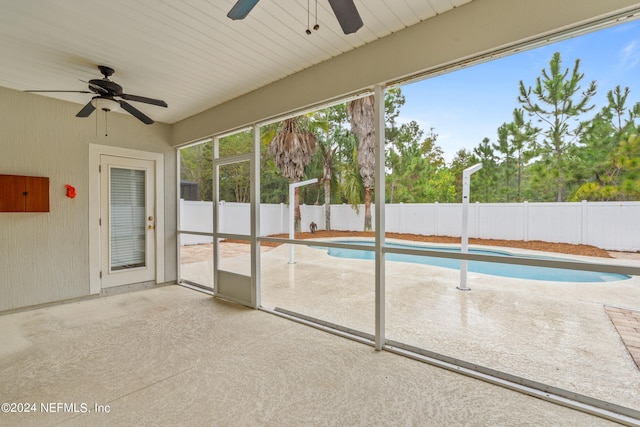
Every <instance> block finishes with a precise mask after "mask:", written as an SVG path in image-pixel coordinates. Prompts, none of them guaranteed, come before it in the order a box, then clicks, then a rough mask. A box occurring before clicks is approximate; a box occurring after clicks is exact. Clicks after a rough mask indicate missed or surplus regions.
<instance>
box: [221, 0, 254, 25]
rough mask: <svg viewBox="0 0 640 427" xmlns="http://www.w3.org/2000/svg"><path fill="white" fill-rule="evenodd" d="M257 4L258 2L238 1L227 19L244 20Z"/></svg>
mask: <svg viewBox="0 0 640 427" xmlns="http://www.w3.org/2000/svg"><path fill="white" fill-rule="evenodd" d="M257 3H258V0H238V1H237V2H236V4H235V5H234V6H233V7H232V8H231V10H230V11H229V13H227V17H228V18H231V19H233V20H236V19H244V18H246V17H247V15H248V14H249V12H251V9H253V7H254V6H255V5H256V4H257Z"/></svg>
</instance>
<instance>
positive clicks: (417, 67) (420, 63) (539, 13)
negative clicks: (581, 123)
mask: <svg viewBox="0 0 640 427" xmlns="http://www.w3.org/2000/svg"><path fill="white" fill-rule="evenodd" d="M637 7H640V2H638V1H634V0H562V1H558V0H474V1H472V2H470V3H467V4H465V5H463V6H460V7H458V8H456V9H454V10H451V11H449V12H446V13H443V14H442V15H438V16H435V17H433V18H431V19H427V20H425V21H424V22H421V23H419V24H417V25H414V26H411V27H409V28H407V29H404V30H402V31H398V32H397V33H394V34H391V35H389V36H387V37H384V38H381V39H379V40H376V41H375V42H373V43H370V44H368V45H365V46H363V47H361V48H358V49H355V50H352V51H349V52H347V53H345V54H343V55H340V56H337V57H335V58H332V59H330V60H328V61H325V62H323V63H320V64H318V65H316V66H314V67H310V68H308V69H306V70H304V71H301V72H299V73H296V74H293V75H291V76H289V77H287V78H284V79H282V80H279V81H277V82H275V83H273V84H270V85H268V86H265V87H263V88H260V89H258V90H255V91H253V92H251V93H249V94H247V95H244V96H241V97H238V98H236V99H233V100H231V101H229V102H226V103H224V104H221V105H219V106H216V107H213V108H211V109H209V110H207V111H204V112H202V113H200V114H197V115H195V116H192V117H189V118H187V119H185V120H182V121H180V122H178V123H176V124H175V125H174V126H173V136H172V144H174V145H180V144H184V143H187V142H191V141H195V140H197V139H199V138H203V137H206V136H210V135H215V134H216V133H219V132H224V131H228V130H231V129H234V128H238V127H241V126H244V125H247V124H251V123H254V122H258V121H261V120H264V119H267V118H270V117H273V116H276V115H279V114H282V113H286V112H290V111H295V110H298V109H301V108H305V107H307V106H310V105H314V104H318V103H321V102H324V101H327V100H331V99H335V98H337V97H340V96H344V95H345V94H349V93H355V92H357V91H361V90H363V89H366V88H371V87H373V86H374V85H376V84H384V83H387V82H394V81H397V80H398V79H400V78H402V77H406V76H409V75H414V74H416V73H419V72H424V71H428V70H433V69H438V68H440V67H443V66H447V65H450V64H452V63H456V62H459V61H463V60H467V59H469V58H473V57H476V56H477V55H479V54H486V53H489V52H493V51H495V50H497V49H504V48H507V47H510V46H516V45H518V44H521V43H526V42H531V41H533V40H539V39H540V38H543V37H545V36H547V35H549V34H553V33H555V32H557V31H559V30H566V29H570V28H574V27H576V26H580V25H584V24H586V23H589V22H593V21H594V20H596V19H602V18H606V17H608V16H612V15H613V14H617V13H621V12H623V11H628V10H630V9H631V8H637ZM283 94H284V95H283Z"/></svg>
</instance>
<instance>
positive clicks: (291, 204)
mask: <svg viewBox="0 0 640 427" xmlns="http://www.w3.org/2000/svg"><path fill="white" fill-rule="evenodd" d="M316 182H318V178H312V179H308V180H306V181H300V182H294V183H293V184H289V239H291V240H293V239H295V224H296V219H295V218H294V216H295V200H294V197H295V191H296V188H298V187H303V186H305V185H309V184H315V183H316ZM295 263H296V258H295V247H294V246H293V245H289V264H295Z"/></svg>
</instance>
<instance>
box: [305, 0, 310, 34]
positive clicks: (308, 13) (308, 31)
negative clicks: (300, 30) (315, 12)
mask: <svg viewBox="0 0 640 427" xmlns="http://www.w3.org/2000/svg"><path fill="white" fill-rule="evenodd" d="M309 1H310V0H307V30H306V31H305V33H307V35H310V34H311V30H310V29H309V20H310V17H309V15H311V12H310V10H309V9H310V7H309Z"/></svg>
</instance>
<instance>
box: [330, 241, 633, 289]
mask: <svg viewBox="0 0 640 427" xmlns="http://www.w3.org/2000/svg"><path fill="white" fill-rule="evenodd" d="M339 243H349V244H357V245H367V246H372V245H373V242H369V241H363V240H348V241H347V240H341V241H339ZM386 246H387V247H391V248H404V249H429V250H433V251H440V252H457V253H460V248H456V247H440V246H417V245H405V244H400V243H386ZM326 249H327V254H329V255H330V256H334V257H338V258H351V259H371V260H372V259H374V253H373V252H372V251H366V250H356V249H341V248H326ZM469 253H470V254H480V255H498V256H516V255H514V254H512V253H509V252H506V251H496V250H486V249H469ZM517 256H518V257H523V258H536V259H549V260H556V261H558V260H563V259H562V258H553V257H533V256H529V255H521V254H518V255H517ZM385 259H386V260H387V261H399V262H410V263H416V264H426V265H433V266H436V267H443V268H451V269H456V270H459V269H460V260H456V259H451V258H437V257H431V256H418V255H405V254H396V253H387V254H386V257H385ZM467 269H468V271H471V272H475V273H481V274H490V275H492V276H502V277H512V278H515V279H528V280H542V281H545V282H613V281H618V280H627V279H630V278H631V276H627V275H625V274H615V273H599V272H594V271H580V270H565V269H561V268H550V267H535V266H529V265H515V264H500V263H493V262H482V261H467Z"/></svg>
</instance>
